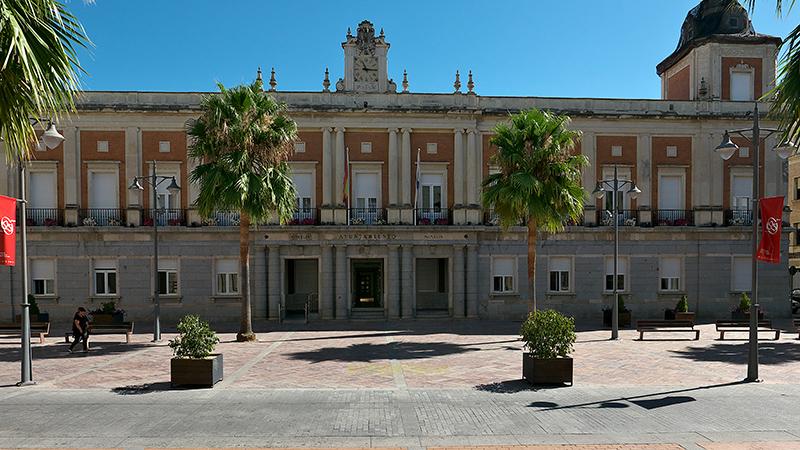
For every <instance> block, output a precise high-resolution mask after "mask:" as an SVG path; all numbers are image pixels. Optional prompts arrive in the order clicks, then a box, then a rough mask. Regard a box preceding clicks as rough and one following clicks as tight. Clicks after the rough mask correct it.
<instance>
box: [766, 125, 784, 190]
mask: <svg viewBox="0 0 800 450" xmlns="http://www.w3.org/2000/svg"><path fill="white" fill-rule="evenodd" d="M776 144H777V142H776V138H775V135H774V134H773V135H772V136H770V137H768V138H766V139H764V197H774V196H776V195H785V194H782V193H779V192H781V191H783V190H784V187H783V185H784V183H782V182H781V181H782V180H783V173H782V171H781V169H782V167H783V164H782V163H783V160H782V159H781V158H780V157H779V156H778V154H777V153H775V152H774V151H773V150H772V149H774V148H775V145H776ZM778 186H780V188H779V187H778Z"/></svg>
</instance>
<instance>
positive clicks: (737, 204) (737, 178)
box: [731, 175, 753, 211]
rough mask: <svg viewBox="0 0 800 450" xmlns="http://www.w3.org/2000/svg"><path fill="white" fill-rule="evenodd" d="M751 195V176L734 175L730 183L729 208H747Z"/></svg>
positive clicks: (748, 207)
mask: <svg viewBox="0 0 800 450" xmlns="http://www.w3.org/2000/svg"><path fill="white" fill-rule="evenodd" d="M752 197H753V176H752V175H734V176H733V179H732V183H731V209H735V210H740V211H741V210H745V211H746V210H749V209H750V199H751V198H752Z"/></svg>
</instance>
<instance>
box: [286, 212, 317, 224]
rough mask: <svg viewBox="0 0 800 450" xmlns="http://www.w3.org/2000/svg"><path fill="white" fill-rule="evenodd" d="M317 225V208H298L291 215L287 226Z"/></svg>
mask: <svg viewBox="0 0 800 450" xmlns="http://www.w3.org/2000/svg"><path fill="white" fill-rule="evenodd" d="M317 224H319V211H318V210H317V208H299V209H296V210H295V211H294V213H292V220H290V221H289V225H317Z"/></svg>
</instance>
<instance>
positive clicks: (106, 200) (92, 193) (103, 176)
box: [89, 170, 119, 209]
mask: <svg viewBox="0 0 800 450" xmlns="http://www.w3.org/2000/svg"><path fill="white" fill-rule="evenodd" d="M118 189H119V176H118V175H117V171H113V172H112V171H105V170H102V171H101V170H91V171H90V172H89V207H90V208H110V209H116V208H119V196H118V195H117V191H118Z"/></svg>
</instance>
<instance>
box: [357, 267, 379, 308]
mask: <svg viewBox="0 0 800 450" xmlns="http://www.w3.org/2000/svg"><path fill="white" fill-rule="evenodd" d="M352 269H353V272H352V284H353V289H352V292H353V308H383V261H382V260H380V259H362V260H357V261H353V263H352Z"/></svg>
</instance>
